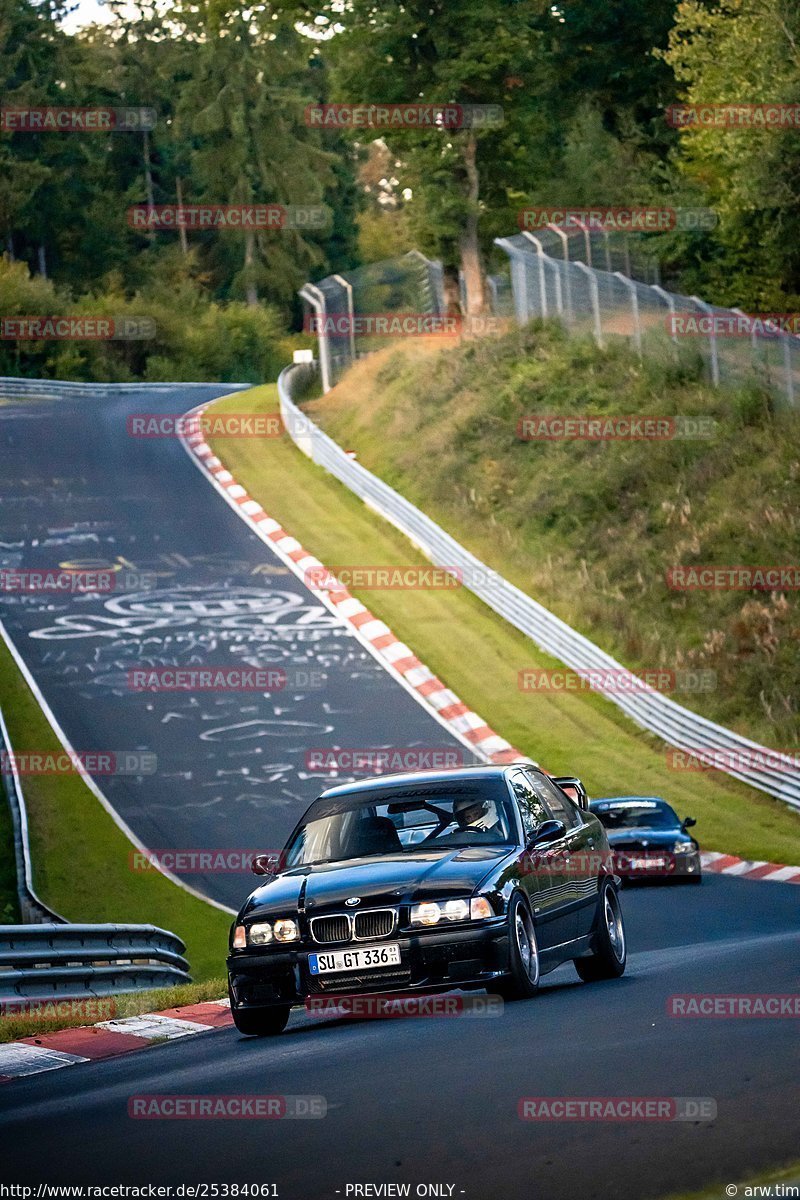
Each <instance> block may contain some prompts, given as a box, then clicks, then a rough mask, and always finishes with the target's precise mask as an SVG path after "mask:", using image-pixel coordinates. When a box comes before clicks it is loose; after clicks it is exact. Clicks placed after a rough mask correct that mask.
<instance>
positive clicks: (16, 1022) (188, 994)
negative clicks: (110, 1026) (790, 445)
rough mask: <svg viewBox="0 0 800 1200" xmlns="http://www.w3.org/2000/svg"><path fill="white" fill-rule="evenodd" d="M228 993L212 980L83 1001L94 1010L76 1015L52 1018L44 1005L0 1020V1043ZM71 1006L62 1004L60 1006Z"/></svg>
mask: <svg viewBox="0 0 800 1200" xmlns="http://www.w3.org/2000/svg"><path fill="white" fill-rule="evenodd" d="M226 993H227V983H226V981H225V980H224V979H222V978H218V979H213V978H212V979H207V980H206V981H205V982H204V983H186V984H181V985H180V986H179V987H171V988H153V989H152V990H151V991H145V992H125V993H124V994H123V995H121V996H99V997H98V998H97V999H96V1000H93V1001H88V1002H81V1003H84V1004H86V1003H88V1004H90V1005H91V1006H92V1007H91V1008H89V1009H86V1008H84V1009H83V1010H81V1008H80V1007H78V1008H77V1011H76V1012H75V1013H74V1014H69V1013H59V1014H55V1015H53V1016H50V1015H48V1007H47V1002H43V1007H42V1008H41V1009H40V1010H39V1011H38V1012H36V1013H34V1014H31V1015H23V1014H20V1015H19V1016H6V1017H0V1043H2V1042H15V1041H17V1040H18V1039H19V1038H24V1037H36V1036H37V1034H40V1033H55V1032H56V1031H57V1030H59V1029H74V1028H76V1027H77V1026H80V1025H96V1024H97V1023H98V1022H99V1021H110V1020H116V1019H118V1018H120V1017H138V1016H139V1015H140V1013H146V1012H161V1011H162V1010H163V1009H166V1008H180V1007H181V1006H182V1005H184V1004H200V1003H202V1001H203V1000H221V999H222V998H223V996H225V995H226ZM56 1003H57V1002H56V1001H54V1002H53V1004H54V1005H55V1004H56ZM68 1003H69V1002H68V1001H67V1002H61V1005H60V1006H61V1007H63V1005H64V1004H68ZM92 1014H94V1015H92Z"/></svg>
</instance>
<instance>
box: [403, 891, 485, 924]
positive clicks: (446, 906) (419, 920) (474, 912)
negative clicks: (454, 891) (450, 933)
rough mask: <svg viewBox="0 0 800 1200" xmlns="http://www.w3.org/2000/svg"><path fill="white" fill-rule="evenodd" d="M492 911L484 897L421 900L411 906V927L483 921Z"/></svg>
mask: <svg viewBox="0 0 800 1200" xmlns="http://www.w3.org/2000/svg"><path fill="white" fill-rule="evenodd" d="M493 916H494V910H493V909H492V906H491V904H490V903H489V901H488V900H487V899H486V897H485V896H475V897H473V899H472V900H443V901H441V902H439V901H437V900H423V901H421V902H420V903H419V904H413V905H412V906H411V924H412V925H426V926H430V925H439V924H441V923H442V922H444V921H448V922H449V921H483V920H485V919H486V918H487V917H493Z"/></svg>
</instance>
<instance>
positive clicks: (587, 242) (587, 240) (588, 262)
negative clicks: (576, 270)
mask: <svg viewBox="0 0 800 1200" xmlns="http://www.w3.org/2000/svg"><path fill="white" fill-rule="evenodd" d="M575 224H576V225H577V226H578V228H579V229H582V230H583V244H584V246H585V247H586V263H585V264H584V265H585V266H587V267H591V266H592V240H591V237H590V236H589V228H588V226H587V225H584V223H583V221H576V222H575Z"/></svg>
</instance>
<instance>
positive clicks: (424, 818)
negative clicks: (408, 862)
mask: <svg viewBox="0 0 800 1200" xmlns="http://www.w3.org/2000/svg"><path fill="white" fill-rule="evenodd" d="M510 818H511V811H510V805H509V802H508V793H507V791H506V789H505V785H502V790H501V791H497V790H495V789H494V788H492V787H486V786H480V785H479V784H476V785H469V784H464V783H460V784H459V785H458V786H454V787H452V788H448V787H443V788H438V789H427V790H426V789H422V788H412V789H405V790H400V791H397V792H394V793H393V792H391V791H388V790H387V792H386V793H385V794H384V795H382V796H381V797H380V798H379V799H378V798H377V797H376V799H375V800H367V799H364V800H362V801H361V802H360V803H359V802H358V799H355V800H354V799H353V797H343V798H342V799H341V800H336V799H331V800H326V801H320V802H318V804H316V805H314V806H312V808H311V810H310V811H309V813H308V814H307V819H304V821H303V822H302V823H301V825H300V826H299V828H298V829H297V830H296V832H295V835H294V837H293V838H292V839H291V841H290V843H289V845H288V846H287V847H286V851H285V861H286V866H287V867H298V866H309V865H311V864H312V863H321V862H346V861H347V860H348V859H355V858H366V857H379V856H381V855H387V854H403V853H406V852H413V851H414V850H416V849H417V848H420V847H422V848H423V849H425V850H439V849H441V850H445V849H447V848H450V847H455V846H491V845H495V844H504V843H508V842H514V841H516V837H515V836H512V834H511V824H510Z"/></svg>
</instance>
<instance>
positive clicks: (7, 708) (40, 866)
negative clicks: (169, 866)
mask: <svg viewBox="0 0 800 1200" xmlns="http://www.w3.org/2000/svg"><path fill="white" fill-rule="evenodd" d="M0 706H2V709H3V714H4V716H5V719H6V724H7V726H8V732H9V737H10V738H11V746H12V749H13V750H15V751H17V752H23V751H25V750H43V751H47V752H49V751H52V752H56V751H59V750H61V745H60V742H59V741H58V739H57V738H56V735H55V733H54V732H53V730H52V729H51V727H50V724H49V722H48V721H47V718H46V717H45V716H44V714H43V713H42V710H41V709H40V707H39V705H38V704H37V702H36V698H35V697H34V695H33V693H32V692H31V690H30V688H29V687H28V685H27V683H26V682H25V680H24V678H23V676H22V674H21V672H20V670H19V668H18V667H17V664H16V663H15V661H14V659H13V658H12V656H11V654H10V653H9V651H8V648H7V647H6V646H5V644H4V643H3V642H0ZM23 788H24V793H25V805H26V808H27V811H28V826H29V834H30V843H31V857H32V859H33V868H34V886H35V887H36V890H37V892H38V893H39V895H40V896H41V898H42V900H44V902H45V903H46V904H49V905H50V907H51V908H53V909H55V911H56V912H59V913H61V914H62V915H63V916H65V917H66V918H67V919H68V920H70V921H87V922H103V921H120V922H142V923H145V924H153V925H159V926H161V927H162V928H163V929H168V930H171V932H173V933H176V934H177V935H178V937H180V938H182V939H183V941H184V942H185V943H186V947H187V949H186V957H187V958H188V960H189V965H190V970H191V973H192V977H193V979H194V980H195V981H204V980H207V979H213V978H216V977H218V976H219V974H220V969H221V967H222V965H223V963H224V959H225V954H226V950H227V934H228V928H229V925H230V921H231V918H230V917H229V916H228V914H227V913H224V912H221V911H220V910H219V909H217V908H213V907H212V906H211V905H210V904H206V903H205V902H204V901H203V900H199V899H197V898H196V897H195V896H192V895H191V894H190V893H189V892H187V891H184V889H183V888H181V887H178V886H177V885H176V884H174V883H171V882H170V880H169V879H167V878H165V877H164V876H163V875H161V874H160V872H158V871H156V870H155V869H153V870H151V871H133V870H131V867H130V853H131V850H132V848H133V847H132V845H131V843H130V842H129V841H128V839H127V837H126V836H125V834H124V833H123V832H122V830H121V829H119V828H118V826H117V825H116V824H115V823H114V821H113V820H112V818H111V817H110V815H109V814H108V813H107V812H106V811H105V809H104V808H103V807H102V806H101V805H100V803H99V801H98V800H97V799H96V798H95V796H93V795H92V793H91V792H90V791H89V789H88V788H87V787H86V785H85V783H84V782H83V780H82V779H81V777H80V776H79V775H77V774H75V775H31V776H28V777H26V778H25V779H24V780H23ZM3 803H4V804H5V801H4V802H3ZM9 834H10V823H9ZM0 836H2V834H1V833H0ZM2 844H3V845H7V844H8V843H7V842H6V841H5V840H4V841H3V842H2ZM144 994H145V995H149V993H144Z"/></svg>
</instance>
